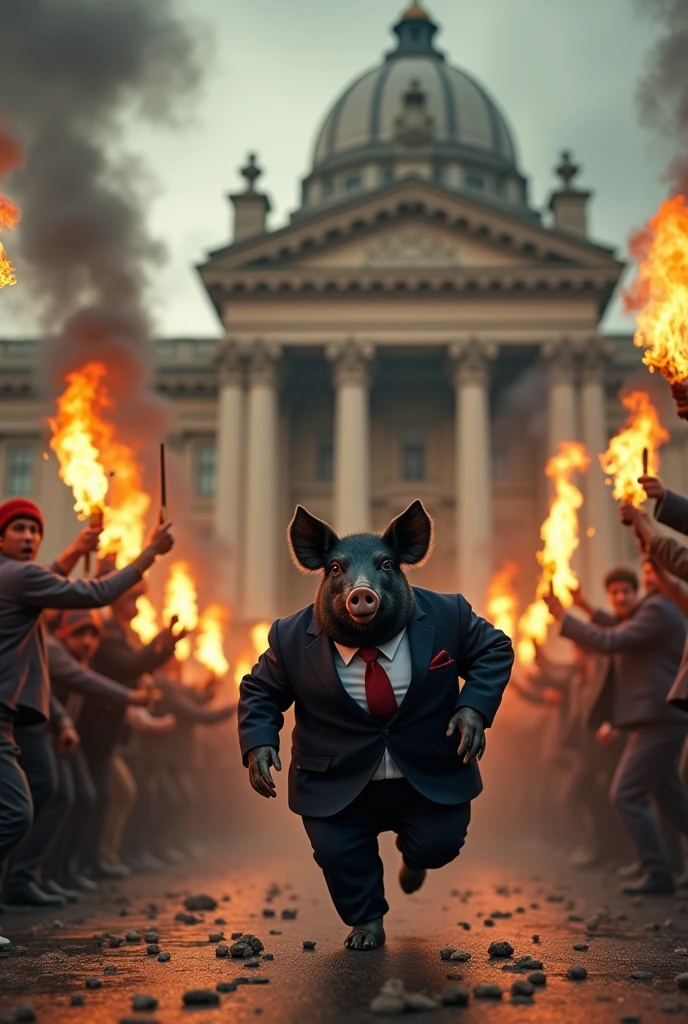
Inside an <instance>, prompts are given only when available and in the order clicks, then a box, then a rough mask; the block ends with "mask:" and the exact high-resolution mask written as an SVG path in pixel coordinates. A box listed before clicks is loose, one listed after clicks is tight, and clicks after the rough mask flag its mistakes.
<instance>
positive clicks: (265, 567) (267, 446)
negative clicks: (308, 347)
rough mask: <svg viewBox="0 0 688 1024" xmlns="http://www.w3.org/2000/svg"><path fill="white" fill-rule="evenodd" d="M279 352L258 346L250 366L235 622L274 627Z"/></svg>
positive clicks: (278, 530)
mask: <svg viewBox="0 0 688 1024" xmlns="http://www.w3.org/2000/svg"><path fill="white" fill-rule="evenodd" d="M278 357H279V349H278V348H277V347H276V346H270V347H268V346H266V345H264V344H262V343H260V342H259V343H257V344H256V345H255V346H253V348H252V350H251V352H250V356H249V361H248V399H247V403H248V408H247V433H248V439H247V450H246V492H245V505H244V510H245V512H244V537H243V541H244V544H243V548H244V559H243V586H242V599H241V602H240V604H239V606H238V608H237V618H239V619H242V620H243V621H245V622H256V621H265V622H272V620H273V619H274V618H275V615H276V612H277V567H278V564H279V558H280V552H279V550H278V538H279V536H280V535H281V533H282V527H284V526H285V524H284V523H282V522H281V521H280V515H279V505H278V467H277V402H278V392H277V371H278Z"/></svg>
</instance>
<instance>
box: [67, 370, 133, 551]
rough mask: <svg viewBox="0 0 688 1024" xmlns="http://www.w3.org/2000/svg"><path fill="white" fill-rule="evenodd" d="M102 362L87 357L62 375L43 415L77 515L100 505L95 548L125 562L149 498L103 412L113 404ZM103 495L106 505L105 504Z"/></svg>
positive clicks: (128, 450) (130, 454) (130, 457)
mask: <svg viewBox="0 0 688 1024" xmlns="http://www.w3.org/2000/svg"><path fill="white" fill-rule="evenodd" d="M106 381H107V368H106V367H105V365H104V364H103V363H100V362H92V363H87V364H86V365H85V366H83V367H82V368H81V369H79V370H74V371H73V372H72V373H70V374H68V375H67V388H66V389H65V391H64V392H63V393H62V395H60V397H59V398H58V399H57V415H56V416H55V417H53V418H51V419H49V420H48V422H49V424H50V427H51V429H52V432H53V437H52V438H51V441H50V447H51V448H52V449H53V451H54V452H55V454H56V455H57V458H58V461H59V464H60V477H61V478H62V480H64V482H65V483H66V484H67V486H68V487H70V488H71V490H72V493H73V495H74V509H75V511H76V513H77V515H78V516H79V517H80V518H81V519H87V518H88V517H89V516H90V515H91V514H92V513H93V512H94V511H98V510H102V511H104V513H105V516H104V528H103V532H102V534H101V537H100V553H101V554H103V555H113V556H114V557H115V562H116V564H117V566H118V567H121V566H123V565H127V564H128V563H129V562H131V561H132V560H133V559H134V558H135V557H136V556H137V555H138V553H139V552H140V551H141V549H142V547H143V542H144V537H145V529H146V525H145V522H146V514H147V512H148V509H149V507H150V504H151V499H150V496H149V495H148V494H147V493H146V491H145V490H144V489H143V483H142V474H141V468H140V466H139V462H138V459H137V457H136V454H135V452H134V450H133V449H132V448H131V447H130V446H129V445H128V444H125V443H123V442H122V441H118V440H115V427H114V425H113V423H112V422H111V420H110V419H109V418H108V413H109V412H110V411H111V410H113V409H114V402H113V401H112V399H111V398H110V395H109V392H108V388H107V383H106ZM106 500H107V508H106Z"/></svg>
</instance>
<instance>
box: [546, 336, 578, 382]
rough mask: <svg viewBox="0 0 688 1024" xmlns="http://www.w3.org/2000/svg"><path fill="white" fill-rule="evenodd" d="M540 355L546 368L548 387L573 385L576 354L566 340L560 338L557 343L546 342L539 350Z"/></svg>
mask: <svg viewBox="0 0 688 1024" xmlns="http://www.w3.org/2000/svg"><path fill="white" fill-rule="evenodd" d="M540 353H541V355H542V359H543V362H544V363H545V366H546V367H547V379H548V383H549V385H550V386H552V385H556V384H571V385H572V384H573V383H574V377H575V371H576V352H575V350H574V347H573V345H572V344H571V342H570V341H569V339H568V338H562V340H561V341H559V342H555V341H548V342H546V343H545V344H544V345H543V346H542V348H541V349H540Z"/></svg>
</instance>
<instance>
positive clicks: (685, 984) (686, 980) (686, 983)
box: [676, 974, 688, 988]
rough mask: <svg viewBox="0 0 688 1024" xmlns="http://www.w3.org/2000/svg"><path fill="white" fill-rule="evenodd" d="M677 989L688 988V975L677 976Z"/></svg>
mask: <svg viewBox="0 0 688 1024" xmlns="http://www.w3.org/2000/svg"><path fill="white" fill-rule="evenodd" d="M676 988H688V974H679V975H677V977H676Z"/></svg>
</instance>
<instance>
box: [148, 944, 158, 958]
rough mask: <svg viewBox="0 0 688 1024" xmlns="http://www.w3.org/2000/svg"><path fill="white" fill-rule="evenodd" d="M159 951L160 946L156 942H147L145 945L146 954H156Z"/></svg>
mask: <svg viewBox="0 0 688 1024" xmlns="http://www.w3.org/2000/svg"><path fill="white" fill-rule="evenodd" d="M159 952H160V946H159V945H158V944H157V942H149V943H148V945H147V946H146V953H148V956H157V955H158V953H159Z"/></svg>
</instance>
